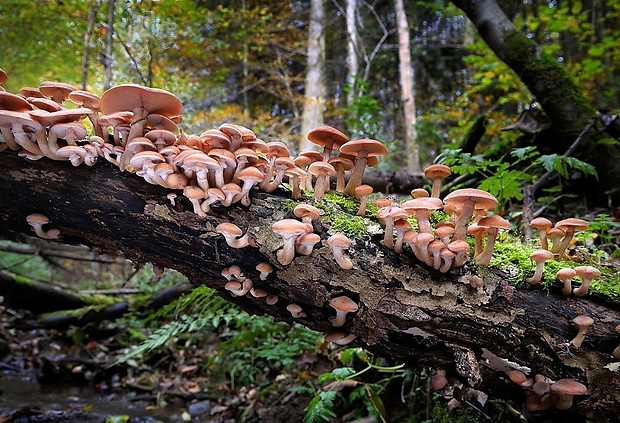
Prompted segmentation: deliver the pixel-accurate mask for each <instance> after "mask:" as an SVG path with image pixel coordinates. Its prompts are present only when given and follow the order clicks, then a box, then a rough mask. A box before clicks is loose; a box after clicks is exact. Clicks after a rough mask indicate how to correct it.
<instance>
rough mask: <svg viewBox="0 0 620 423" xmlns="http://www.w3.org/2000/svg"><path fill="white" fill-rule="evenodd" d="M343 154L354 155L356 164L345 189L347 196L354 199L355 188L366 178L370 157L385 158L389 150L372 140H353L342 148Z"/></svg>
mask: <svg viewBox="0 0 620 423" xmlns="http://www.w3.org/2000/svg"><path fill="white" fill-rule="evenodd" d="M340 152H341V153H342V154H350V155H354V156H355V157H356V158H355V164H354V166H353V170H352V171H351V176H350V177H349V182H347V185H346V187H345V189H344V192H345V193H346V194H347V195H350V196H351V197H353V196H354V195H355V188H356V187H358V186H360V185H361V184H362V178H363V177H364V169H365V168H366V166H367V163H368V161H369V158H370V157H376V156H385V155H386V154H387V148H385V146H384V145H383V144H382V143H381V142H380V141H376V140H371V139H361V140H353V141H349V142H346V143H344V144H343V145H342V146H341V147H340Z"/></svg>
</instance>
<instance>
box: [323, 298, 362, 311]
mask: <svg viewBox="0 0 620 423" xmlns="http://www.w3.org/2000/svg"><path fill="white" fill-rule="evenodd" d="M329 305H330V306H332V307H333V308H335V309H336V310H340V311H346V312H355V311H357V310H358V309H359V306H358V305H357V303H356V302H355V301H353V300H352V299H351V298H349V297H347V296H344V295H343V296H340V297H336V298H332V299H331V300H329Z"/></svg>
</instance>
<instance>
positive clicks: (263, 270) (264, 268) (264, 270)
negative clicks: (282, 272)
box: [256, 262, 273, 281]
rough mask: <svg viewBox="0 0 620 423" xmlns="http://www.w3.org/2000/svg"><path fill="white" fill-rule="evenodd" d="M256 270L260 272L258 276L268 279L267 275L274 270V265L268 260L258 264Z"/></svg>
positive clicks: (262, 279)
mask: <svg viewBox="0 0 620 423" xmlns="http://www.w3.org/2000/svg"><path fill="white" fill-rule="evenodd" d="M256 270H258V271H259V272H260V274H259V275H258V278H259V279H260V280H261V281H264V280H267V277H268V276H269V274H270V273H271V272H273V266H272V265H270V264H269V263H267V262H261V263H258V264H257V265H256Z"/></svg>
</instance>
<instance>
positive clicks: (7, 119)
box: [0, 110, 43, 132]
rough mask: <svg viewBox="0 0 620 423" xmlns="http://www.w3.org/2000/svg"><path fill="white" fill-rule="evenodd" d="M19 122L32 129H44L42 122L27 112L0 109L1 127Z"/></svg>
mask: <svg viewBox="0 0 620 423" xmlns="http://www.w3.org/2000/svg"><path fill="white" fill-rule="evenodd" d="M14 123H15V124H19V125H21V126H23V127H27V128H28V129H29V130H31V131H34V132H36V131H40V130H41V129H43V127H42V126H41V124H40V123H39V122H37V121H35V120H32V118H31V117H30V116H29V115H28V114H26V113H21V112H13V111H11V110H0V127H11V125H13V124H14Z"/></svg>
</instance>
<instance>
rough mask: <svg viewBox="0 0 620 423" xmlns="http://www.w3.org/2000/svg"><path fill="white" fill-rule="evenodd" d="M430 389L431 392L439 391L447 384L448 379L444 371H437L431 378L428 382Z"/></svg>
mask: <svg viewBox="0 0 620 423" xmlns="http://www.w3.org/2000/svg"><path fill="white" fill-rule="evenodd" d="M429 384H430V387H431V389H432V390H433V391H439V390H440V389H443V388H445V387H446V385H447V384H448V378H447V377H446V371H445V370H443V369H439V370H437V371H436V372H435V374H433V376H431V378H430V380H429Z"/></svg>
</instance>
